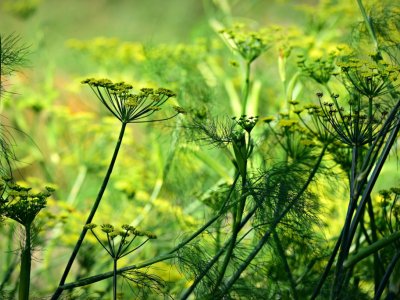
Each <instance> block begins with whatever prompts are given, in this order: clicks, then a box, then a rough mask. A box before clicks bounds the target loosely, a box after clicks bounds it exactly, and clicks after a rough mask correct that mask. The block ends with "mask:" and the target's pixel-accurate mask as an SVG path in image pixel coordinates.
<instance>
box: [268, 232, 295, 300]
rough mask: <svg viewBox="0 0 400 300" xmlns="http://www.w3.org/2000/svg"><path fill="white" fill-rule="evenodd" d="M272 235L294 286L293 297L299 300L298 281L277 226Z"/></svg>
mask: <svg viewBox="0 0 400 300" xmlns="http://www.w3.org/2000/svg"><path fill="white" fill-rule="evenodd" d="M272 235H273V237H274V240H275V243H276V246H277V247H278V253H279V255H280V257H281V259H282V262H283V265H284V267H285V271H286V275H287V277H288V279H289V282H290V285H291V287H292V293H293V298H294V299H296V300H298V299H299V296H298V295H297V292H296V282H295V281H294V279H293V276H292V272H291V271H290V267H289V263H288V261H287V258H286V255H285V251H284V250H283V247H282V243H281V241H280V239H279V236H278V233H277V232H276V229H275V228H273V229H272Z"/></svg>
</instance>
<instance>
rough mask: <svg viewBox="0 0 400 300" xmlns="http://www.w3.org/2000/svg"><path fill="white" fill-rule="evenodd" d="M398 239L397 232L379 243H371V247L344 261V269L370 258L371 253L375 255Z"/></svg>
mask: <svg viewBox="0 0 400 300" xmlns="http://www.w3.org/2000/svg"><path fill="white" fill-rule="evenodd" d="M398 239H400V231H397V232H395V233H393V234H391V235H388V236H386V237H384V238H382V239H380V240H379V241H377V242H375V243H373V244H372V245H370V246H368V247H365V248H363V249H361V250H360V251H359V252H358V253H357V254H356V255H354V256H352V257H351V258H349V259H348V260H346V261H345V262H344V264H343V267H344V268H349V267H351V266H353V265H355V264H356V263H358V262H359V261H361V260H363V259H364V258H366V257H368V256H370V255H371V254H373V253H376V252H377V251H379V250H380V249H382V248H384V247H386V246H387V245H389V244H391V243H393V242H395V241H397V240H398Z"/></svg>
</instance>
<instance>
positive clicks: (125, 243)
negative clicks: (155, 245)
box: [84, 223, 157, 260]
mask: <svg viewBox="0 0 400 300" xmlns="http://www.w3.org/2000/svg"><path fill="white" fill-rule="evenodd" d="M96 227H97V225H96V224H94V223H89V224H86V225H85V226H84V228H86V229H88V230H90V231H91V232H92V233H93V235H94V236H95V237H96V239H97V241H98V242H99V243H100V245H101V246H102V247H103V248H104V249H105V250H106V251H107V253H108V254H109V255H110V256H111V257H112V258H114V259H115V260H118V259H120V258H122V257H124V256H126V255H128V254H129V253H131V252H133V251H135V250H137V249H138V248H140V247H142V246H143V245H144V244H145V243H146V242H147V241H148V240H154V239H157V235H155V234H154V233H152V232H151V231H145V232H142V231H140V230H138V229H136V228H135V227H133V226H131V225H128V224H124V225H122V230H118V231H116V230H115V229H114V226H113V225H111V224H103V225H101V231H103V232H104V233H105V234H106V235H107V242H108V246H106V245H105V244H103V243H102V242H101V240H100V239H99V238H98V237H97V235H96V234H95V232H94V231H93V229H95V228H96ZM118 236H119V237H121V240H120V242H119V246H118V245H117V244H116V241H115V239H116V237H118ZM138 236H139V237H142V236H146V237H147V239H146V240H145V241H144V242H142V243H141V244H140V245H139V246H138V247H136V248H134V249H132V250H130V249H129V247H130V246H131V244H132V242H133V241H134V240H135V239H136V237H138ZM129 237H131V239H130V240H128V238H129Z"/></svg>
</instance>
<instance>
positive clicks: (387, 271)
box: [373, 252, 400, 300]
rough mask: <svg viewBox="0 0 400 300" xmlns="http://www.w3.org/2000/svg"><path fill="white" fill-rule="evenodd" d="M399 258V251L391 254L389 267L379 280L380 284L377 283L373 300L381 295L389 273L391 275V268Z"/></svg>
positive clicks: (376, 299)
mask: <svg viewBox="0 0 400 300" xmlns="http://www.w3.org/2000/svg"><path fill="white" fill-rule="evenodd" d="M399 258H400V254H399V252H396V254H395V255H394V256H393V259H392V261H391V262H390V265H389V267H388V268H387V270H386V273H385V275H384V276H383V279H382V281H381V284H380V285H379V288H378V290H377V291H376V293H375V297H374V299H373V300H379V299H380V298H381V296H382V293H383V291H384V290H385V287H386V284H387V283H388V281H389V278H390V275H392V272H393V269H394V267H395V266H396V264H397V262H398V260H399Z"/></svg>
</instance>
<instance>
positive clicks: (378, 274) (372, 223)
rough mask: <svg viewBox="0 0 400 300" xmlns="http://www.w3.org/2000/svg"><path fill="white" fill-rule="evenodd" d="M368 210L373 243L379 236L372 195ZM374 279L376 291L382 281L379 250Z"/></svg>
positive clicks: (376, 253)
mask: <svg viewBox="0 0 400 300" xmlns="http://www.w3.org/2000/svg"><path fill="white" fill-rule="evenodd" d="M367 212H368V216H369V224H370V227H371V236H372V243H376V242H377V241H378V236H377V234H376V231H377V229H376V224H375V216H374V210H373V207H372V201H371V195H368V203H367ZM374 281H375V293H376V292H377V290H378V287H379V283H380V282H381V272H380V260H379V254H378V252H375V253H374Z"/></svg>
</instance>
